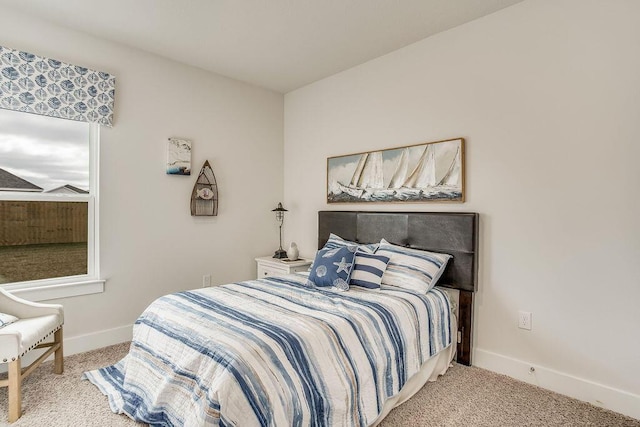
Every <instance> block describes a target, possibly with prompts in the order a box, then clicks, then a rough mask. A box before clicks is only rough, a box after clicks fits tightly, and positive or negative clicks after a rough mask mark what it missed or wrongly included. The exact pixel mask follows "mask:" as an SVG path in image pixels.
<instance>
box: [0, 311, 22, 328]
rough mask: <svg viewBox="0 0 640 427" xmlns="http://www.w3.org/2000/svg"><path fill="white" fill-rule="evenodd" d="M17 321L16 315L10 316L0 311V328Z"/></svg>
mask: <svg viewBox="0 0 640 427" xmlns="http://www.w3.org/2000/svg"><path fill="white" fill-rule="evenodd" d="M17 321H18V318H17V317H16V316H12V315H10V314H6V313H0V329H1V328H4V327H5V326H7V325H10V324H12V323H13V322H17Z"/></svg>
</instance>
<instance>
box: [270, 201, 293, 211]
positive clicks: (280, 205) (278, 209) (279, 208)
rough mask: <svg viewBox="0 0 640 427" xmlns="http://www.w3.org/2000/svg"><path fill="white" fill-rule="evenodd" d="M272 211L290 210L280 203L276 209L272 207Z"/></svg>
mask: <svg viewBox="0 0 640 427" xmlns="http://www.w3.org/2000/svg"><path fill="white" fill-rule="evenodd" d="M271 212H289V211H288V210H286V209H285V208H283V207H282V203H278V207H277V208H275V209H271Z"/></svg>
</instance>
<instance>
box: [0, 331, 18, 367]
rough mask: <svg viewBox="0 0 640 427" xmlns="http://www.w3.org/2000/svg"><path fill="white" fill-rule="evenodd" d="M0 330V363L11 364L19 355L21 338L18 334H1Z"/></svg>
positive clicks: (14, 332)
mask: <svg viewBox="0 0 640 427" xmlns="http://www.w3.org/2000/svg"><path fill="white" fill-rule="evenodd" d="M2 331H3V329H0V363H8V362H11V359H15V358H17V357H18V355H19V354H20V341H21V339H22V337H21V336H20V333H19V332H16V331H13V332H5V333H3V332H2Z"/></svg>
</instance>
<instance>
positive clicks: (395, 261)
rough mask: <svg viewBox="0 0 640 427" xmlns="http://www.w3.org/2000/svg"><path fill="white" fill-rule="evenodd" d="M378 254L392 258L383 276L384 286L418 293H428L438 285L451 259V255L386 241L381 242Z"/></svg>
mask: <svg viewBox="0 0 640 427" xmlns="http://www.w3.org/2000/svg"><path fill="white" fill-rule="evenodd" d="M376 254H377V255H385V256H388V257H389V258H390V260H389V265H388V266H387V269H386V270H385V272H384V275H383V276H382V284H383V285H389V286H397V287H399V288H404V289H408V290H412V291H415V292H418V293H426V292H428V291H429V290H430V289H431V288H433V287H434V286H435V285H436V282H437V281H438V279H439V278H440V276H441V275H442V272H443V271H444V269H445V268H446V267H447V262H448V261H449V259H450V258H451V255H449V254H440V253H437V252H428V251H421V250H419V249H409V248H405V247H402V246H396V245H393V244H391V243H389V242H387V241H386V240H385V239H382V240H381V241H380V247H379V249H378V251H377V252H376Z"/></svg>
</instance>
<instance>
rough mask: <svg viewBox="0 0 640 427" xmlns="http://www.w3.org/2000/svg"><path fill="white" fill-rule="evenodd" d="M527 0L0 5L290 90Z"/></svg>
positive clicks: (74, 0)
mask: <svg viewBox="0 0 640 427" xmlns="http://www.w3.org/2000/svg"><path fill="white" fill-rule="evenodd" d="M520 1H522V0H135V1H133V0H108V1H106V2H105V1H104V0H28V1H25V0H0V5H4V6H6V7H10V8H12V9H15V10H18V11H21V12H25V13H28V14H31V15H35V16H38V17H41V18H43V19H45V20H48V21H50V22H53V23H56V24H59V25H62V26H64V27H68V28H72V29H75V30H79V31H82V32H85V33H89V34H92V35H95V36H98V37H100V38H103V39H107V40H111V41H114V42H118V43H122V44H125V45H128V46H132V47H135V48H138V49H142V50H145V51H148V52H152V53H155V54H158V55H161V56H164V57H167V58H171V59H173V60H176V61H179V62H182V63H185V64H189V65H193V66H196V67H199V68H203V69H205V70H209V71H213V72H215V73H218V74H221V75H224V76H227V77H231V78H234V79H238V80H241V81H244V82H247V83H250V84H254V85H257V86H261V87H265V88H268V89H272V90H274V91H278V92H283V93H286V92H289V91H291V90H294V89H297V88H299V87H301V86H304V85H306V84H309V83H312V82H314V81H317V80H320V79H322V78H324V77H327V76H330V75H332V74H335V73H338V72H340V71H343V70H346V69H348V68H351V67H353V66H355V65H358V64H361V63H364V62H366V61H369V60H371V59H373V58H376V57H379V56H382V55H384V54H386V53H389V52H392V51H394V50H396V49H399V48H401V47H403V46H407V45H409V44H411V43H414V42H416V41H418V40H421V39H424V38H426V37H428V36H430V35H433V34H436V33H438V32H441V31H445V30H447V29H449V28H453V27H455V26H458V25H461V24H464V23H465V22H469V21H471V20H474V19H477V18H479V17H482V16H485V15H488V14H490V13H493V12H495V11H497V10H500V9H502V8H505V7H508V6H510V5H512V4H515V3H518V2H520Z"/></svg>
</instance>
